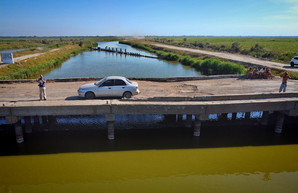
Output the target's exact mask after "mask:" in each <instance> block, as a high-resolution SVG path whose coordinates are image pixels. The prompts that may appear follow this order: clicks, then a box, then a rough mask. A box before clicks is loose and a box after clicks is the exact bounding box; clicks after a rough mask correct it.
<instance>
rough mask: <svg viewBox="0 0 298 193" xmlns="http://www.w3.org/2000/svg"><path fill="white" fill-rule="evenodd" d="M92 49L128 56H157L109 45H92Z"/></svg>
mask: <svg viewBox="0 0 298 193" xmlns="http://www.w3.org/2000/svg"><path fill="white" fill-rule="evenodd" d="M92 50H97V51H104V52H110V53H116V54H122V55H129V56H136V57H145V58H157V57H156V56H147V55H143V54H140V53H135V52H127V50H126V49H122V48H119V49H118V48H110V47H107V46H106V47H105V48H101V47H92Z"/></svg>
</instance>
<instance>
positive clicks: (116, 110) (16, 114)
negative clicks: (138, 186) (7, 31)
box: [0, 93, 298, 143]
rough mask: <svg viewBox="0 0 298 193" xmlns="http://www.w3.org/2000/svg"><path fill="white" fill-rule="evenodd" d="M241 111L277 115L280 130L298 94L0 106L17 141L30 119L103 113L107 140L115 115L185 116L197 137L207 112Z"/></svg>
mask: <svg viewBox="0 0 298 193" xmlns="http://www.w3.org/2000/svg"><path fill="white" fill-rule="evenodd" d="M239 112H244V113H245V117H248V119H249V118H250V114H251V112H263V113H262V117H261V121H260V122H261V123H262V124H268V120H269V114H272V113H275V114H277V116H276V118H275V121H274V122H275V123H274V124H275V132H276V133H281V132H282V128H283V124H284V119H285V116H298V93H275V94H274V93H271V94H246V95H223V96H214V95H213V96H202V97H153V98H147V99H123V100H73V101H43V102H37V101H32V102H21V101H20V102H6V103H3V104H2V105H1V107H0V116H2V117H5V118H6V120H7V121H9V123H11V124H14V128H15V133H16V141H17V143H22V142H24V137H23V128H24V130H25V132H31V131H32V129H31V131H30V124H31V119H34V120H37V121H38V120H43V119H44V120H50V119H51V118H54V117H55V116H64V115H73V116H76V115H87V116H88V115H104V117H105V120H106V124H107V130H108V136H107V137H108V139H110V140H113V139H115V132H114V131H115V129H117V128H115V115H118V114H120V115H121V114H127V115H130V114H131V115H136V114H152V115H156V114H162V115H165V116H175V117H182V116H183V115H184V116H185V117H186V120H185V124H186V126H187V127H193V135H194V136H195V137H199V136H200V134H201V126H202V122H204V121H207V120H208V119H209V115H210V114H217V115H218V114H220V115H222V116H227V114H228V113H232V119H236V118H235V117H236V114H237V113H239Z"/></svg>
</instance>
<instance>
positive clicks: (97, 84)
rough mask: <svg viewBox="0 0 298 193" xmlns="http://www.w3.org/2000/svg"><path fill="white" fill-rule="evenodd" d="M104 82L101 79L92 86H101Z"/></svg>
mask: <svg viewBox="0 0 298 193" xmlns="http://www.w3.org/2000/svg"><path fill="white" fill-rule="evenodd" d="M105 80H106V79H105V78H103V79H101V80H100V81H98V82H96V83H94V84H95V85H96V86H99V85H101V84H102V83H103V82H104V81H105Z"/></svg>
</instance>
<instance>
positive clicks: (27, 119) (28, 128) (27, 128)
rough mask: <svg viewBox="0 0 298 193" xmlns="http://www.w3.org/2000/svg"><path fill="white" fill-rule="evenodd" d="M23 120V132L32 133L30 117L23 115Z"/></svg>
mask: <svg viewBox="0 0 298 193" xmlns="http://www.w3.org/2000/svg"><path fill="white" fill-rule="evenodd" d="M24 121H25V133H32V124H31V117H30V116H26V117H24Z"/></svg>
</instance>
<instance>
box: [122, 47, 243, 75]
mask: <svg viewBox="0 0 298 193" xmlns="http://www.w3.org/2000/svg"><path fill="white" fill-rule="evenodd" d="M120 43H124V44H129V45H131V46H132V47H135V48H139V49H142V50H146V51H148V52H151V53H154V54H156V55H157V56H158V58H160V59H165V60H171V61H178V62H180V63H181V64H183V65H186V66H191V67H193V68H195V69H196V70H198V71H200V72H202V73H203V74H204V75H220V74H244V73H245V71H246V69H245V67H244V66H242V65H240V64H236V63H233V62H228V61H222V60H219V59H214V58H205V59H204V58H193V57H190V56H184V55H181V54H176V53H173V52H167V51H164V50H163V49H161V48H153V47H150V46H147V45H143V44H139V43H135V42H128V41H125V42H120Z"/></svg>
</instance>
